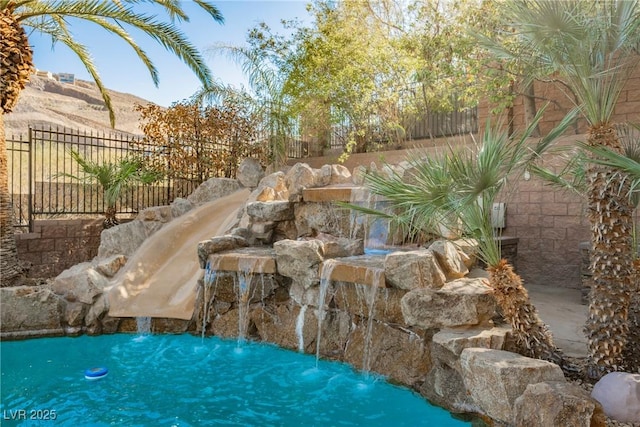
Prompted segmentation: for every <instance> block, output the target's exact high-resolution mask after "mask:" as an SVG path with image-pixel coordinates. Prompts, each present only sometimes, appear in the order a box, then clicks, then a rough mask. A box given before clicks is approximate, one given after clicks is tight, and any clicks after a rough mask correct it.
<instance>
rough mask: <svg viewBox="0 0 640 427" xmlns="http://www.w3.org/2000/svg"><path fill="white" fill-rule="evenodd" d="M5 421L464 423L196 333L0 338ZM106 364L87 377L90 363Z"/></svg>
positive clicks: (268, 350) (353, 375) (299, 360)
mask: <svg viewBox="0 0 640 427" xmlns="http://www.w3.org/2000/svg"><path fill="white" fill-rule="evenodd" d="M0 357H1V362H2V365H1V368H2V375H1V383H0V386H1V392H0V394H1V400H0V402H1V403H0V416H1V419H0V424H2V425H3V426H12V425H21V426H31V425H44V426H51V425H56V426H57V425H62V426H73V427H76V426H108V425H116V426H129V427H132V426H207V425H219V426H249V425H253V426H314V425H317V426H336V425H344V426H400V425H405V426H419V425H424V426H461V425H469V423H466V422H463V421H460V420H457V419H454V418H452V416H451V415H450V414H449V413H448V412H446V411H444V410H443V409H440V408H436V407H433V406H431V405H429V404H428V403H427V402H426V401H425V400H423V399H422V398H421V397H420V396H419V395H417V394H415V393H412V392H411V391H410V390H407V389H404V388H400V387H396V386H393V385H391V384H388V383H386V382H385V381H384V380H383V379H381V378H376V377H374V376H371V375H369V376H365V375H362V374H360V373H357V372H355V371H354V370H353V369H352V368H351V367H349V366H348V365H346V364H342V363H335V362H327V361H321V362H320V363H319V365H318V367H317V368H316V361H315V358H314V357H313V356H309V355H302V354H299V353H295V352H292V351H287V350H283V349H280V348H278V347H275V346H271V345H264V344H252V343H246V344H244V345H243V346H242V347H238V346H237V343H236V341H229V340H222V339H218V338H205V339H204V340H202V339H201V338H200V337H195V336H191V335H146V336H135V335H124V334H119V335H104V336H99V337H88V336H82V337H78V338H42V339H33V340H27V341H15V342H2V343H0ZM95 367H106V368H108V370H109V373H108V375H107V376H106V377H104V378H102V379H99V380H95V381H88V380H86V379H85V378H84V373H85V370H87V369H91V368H95Z"/></svg>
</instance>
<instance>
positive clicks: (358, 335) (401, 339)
mask: <svg viewBox="0 0 640 427" xmlns="http://www.w3.org/2000/svg"><path fill="white" fill-rule="evenodd" d="M425 335H426V334H425V333H424V332H423V331H418V333H415V332H413V331H408V330H402V329H398V328H395V327H393V326H391V325H388V324H386V323H383V322H376V321H374V322H371V323H368V322H367V320H366V319H361V321H360V322H359V323H358V324H357V326H356V327H355V328H353V326H352V332H351V334H350V335H349V339H348V340H347V344H346V348H345V354H344V360H345V362H347V363H349V364H350V365H352V366H354V367H356V368H357V369H362V370H365V371H374V372H384V375H385V377H388V378H389V380H391V381H392V382H394V383H400V384H406V385H407V386H412V385H414V384H416V383H417V382H421V381H422V380H423V378H424V376H425V375H426V374H427V372H428V371H429V369H430V368H431V359H430V357H429V346H428V345H425V341H426V340H425ZM389 349H394V351H389ZM427 424H428V423H427Z"/></svg>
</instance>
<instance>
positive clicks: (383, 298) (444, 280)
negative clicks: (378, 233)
mask: <svg viewBox="0 0 640 427" xmlns="http://www.w3.org/2000/svg"><path fill="white" fill-rule="evenodd" d="M246 169H247V170H252V171H254V175H255V176H256V177H259V176H260V174H259V173H255V172H256V170H257V169H256V168H251V167H247V168H246ZM241 170H243V168H241ZM352 180H353V179H352V177H351V174H350V173H348V171H347V170H346V169H344V168H343V167H341V166H338V165H332V166H326V167H323V168H321V169H313V168H310V167H309V166H308V165H303V164H300V165H296V166H294V167H293V168H292V169H291V170H289V171H288V172H287V173H284V172H276V173H274V174H271V175H268V176H266V177H263V178H260V179H258V178H254V179H249V178H247V180H246V181H244V183H245V185H249V186H251V187H253V185H254V184H255V190H254V191H253V192H252V193H251V196H250V198H249V200H248V201H247V204H246V206H245V209H243V211H242V213H241V214H240V217H239V218H238V221H237V223H236V224H233V227H231V228H230V229H229V232H228V233H227V234H226V235H224V236H216V237H214V238H212V239H208V240H206V241H203V242H201V243H200V244H199V246H198V249H197V251H198V258H199V261H200V266H201V267H203V268H204V266H205V264H206V262H207V261H208V260H210V259H211V258H212V257H223V256H237V255H233V253H234V252H235V251H241V252H242V251H247V250H249V249H251V250H252V251H253V252H252V253H254V254H255V253H261V252H259V251H260V250H262V251H263V252H262V253H264V254H266V255H265V256H268V257H271V258H272V259H274V260H275V264H274V265H275V269H274V271H275V272H271V271H270V272H269V273H268V274H264V275H262V276H263V277H260V278H259V280H258V278H257V277H256V278H255V279H256V280H252V281H251V283H250V284H249V286H250V287H251V288H252V290H254V291H252V293H251V298H250V299H249V300H248V301H247V303H248V304H249V311H248V316H249V322H250V325H251V326H250V327H249V328H248V329H247V331H248V335H249V336H248V338H250V339H256V340H262V341H268V342H273V343H276V344H278V345H280V346H282V347H285V348H290V349H298V346H299V343H300V340H299V337H298V336H296V324H297V323H298V322H299V320H300V319H299V318H300V316H303V318H302V320H303V321H304V322H302V325H303V326H302V328H300V329H301V331H300V332H301V335H302V341H303V343H304V345H303V348H304V351H306V352H313V351H315V341H314V340H315V339H316V337H317V328H318V322H317V317H316V316H317V309H318V292H319V286H318V285H319V280H320V274H319V272H320V266H321V264H322V263H323V262H324V261H325V260H327V259H330V258H336V257H337V258H340V257H345V259H347V258H348V259H352V261H351V264H353V265H356V266H358V265H360V266H362V265H364V266H365V268H369V267H375V268H377V269H384V283H383V284H382V286H381V287H379V288H378V289H377V290H376V293H377V295H376V301H377V303H376V305H375V307H366V302H363V299H362V296H361V292H360V290H361V289H362V286H370V285H361V284H357V283H352V282H348V281H344V280H342V281H341V280H336V281H334V282H332V283H331V289H330V291H329V293H328V294H329V296H328V297H327V299H326V301H325V306H326V307H325V308H326V309H327V316H326V320H325V323H324V324H323V328H324V329H323V341H322V346H321V354H322V356H323V357H329V358H335V359H340V360H344V361H346V362H349V363H351V364H352V365H354V366H356V367H361V366H362V365H363V352H364V349H365V346H366V345H365V334H366V329H367V324H368V323H369V322H368V320H369V319H368V318H367V317H368V316H369V315H371V316H373V319H372V320H373V321H372V322H371V324H372V329H373V337H374V339H373V342H372V343H371V346H370V347H371V348H370V351H371V352H372V363H371V368H372V369H373V370H374V371H377V372H379V373H381V374H383V375H386V376H388V377H389V378H390V379H392V380H393V381H397V382H400V383H402V384H405V385H407V386H409V387H412V388H414V389H415V390H417V391H419V392H420V393H422V394H423V395H424V396H425V397H427V398H428V399H430V400H431V401H433V402H434V403H437V404H440V405H442V406H444V407H446V408H448V409H449V410H452V411H455V412H474V413H478V414H482V415H484V416H487V417H489V418H491V419H493V420H494V421H496V422H498V423H501V424H504V425H575V426H578V425H581V426H588V425H598V420H600V419H601V417H602V411H601V408H600V405H599V404H598V403H597V402H595V401H594V400H593V399H591V398H590V397H589V396H588V395H585V394H584V393H583V391H582V390H581V389H579V388H577V387H575V386H572V385H570V384H568V383H566V382H565V380H564V378H563V376H562V372H561V370H560V368H559V367H557V366H556V365H554V364H551V363H549V362H544V361H540V360H534V359H530V358H526V357H522V356H519V355H517V354H514V353H511V352H509V351H507V350H509V349H511V348H512V344H513V343H512V341H511V338H510V330H509V328H507V327H505V326H503V325H500V324H498V322H499V316H498V315H497V313H496V303H495V300H494V299H493V297H492V295H491V289H490V288H489V287H488V286H487V284H486V278H485V277H484V274H485V273H484V272H482V271H479V270H478V269H474V268H473V266H474V263H473V248H474V245H473V242H469V241H457V242H455V243H452V242H447V241H438V242H436V243H434V244H433V245H431V247H429V248H421V249H415V248H414V250H410V251H403V252H394V253H392V254H389V255H387V256H379V257H377V258H375V257H374V258H371V257H362V256H361V254H362V251H363V246H362V241H359V240H358V239H356V240H353V239H348V238H347V237H348V236H351V234H350V233H351V231H352V230H350V224H349V218H348V212H343V215H342V216H341V215H337V214H336V209H335V207H333V206H332V205H331V204H329V203H325V202H320V203H308V202H307V201H305V200H304V197H303V193H304V190H305V189H308V188H313V187H324V186H326V185H330V184H346V183H351V184H352V183H353V182H352ZM201 187H202V188H199V189H198V190H197V191H196V193H194V194H193V195H191V196H189V198H187V199H180V200H177V201H176V202H174V203H173V204H172V205H171V206H168V207H159V208H152V209H149V210H146V211H144V212H141V214H140V215H139V217H138V218H137V219H136V220H135V221H133V222H131V223H128V224H124V225H121V226H118V227H115V228H113V229H110V230H106V231H105V232H104V233H103V242H102V245H101V247H100V251H99V255H98V257H97V258H96V259H95V260H93V261H92V262H90V263H84V264H81V265H78V266H76V267H74V268H73V269H70V270H68V271H67V272H65V273H63V274H62V275H60V276H59V277H58V278H56V280H55V281H54V283H53V285H51V287H47V288H44V289H43V290H42V291H41V292H44V293H43V294H39V295H31V294H30V293H29V292H26V291H25V290H22V289H18V290H15V291H13V292H12V294H11V295H10V296H9V294H7V293H5V292H4V290H3V294H2V299H1V301H2V310H1V311H2V325H3V334H4V333H5V331H12V332H14V333H16V334H18V333H20V331H27V330H29V331H40V332H42V330H44V329H47V330H48V331H49V332H51V331H54V332H55V333H57V334H64V333H80V332H83V331H85V332H88V333H107V332H116V331H130V330H135V319H116V318H110V317H109V315H108V301H107V300H106V298H105V294H104V293H103V289H104V287H105V286H106V283H107V281H108V278H109V277H112V276H113V275H115V273H116V272H117V271H118V269H119V268H120V267H122V265H123V264H124V263H125V262H126V259H127V257H128V256H129V255H131V254H132V253H133V252H134V251H135V250H136V248H137V247H138V246H139V245H140V244H141V242H142V241H144V239H145V238H146V237H147V236H149V235H150V234H152V233H154V232H156V231H157V230H158V229H159V228H161V227H162V225H163V224H165V223H166V222H168V221H170V220H172V219H175V218H177V217H179V216H181V215H182V214H184V213H185V212H187V211H188V210H190V209H192V208H193V207H194V206H196V205H197V204H199V203H204V202H206V201H207V200H212V199H215V198H217V197H220V196H221V195H223V194H228V193H230V192H232V191H235V190H236V189H238V188H240V184H239V183H238V182H236V181H231V180H224V179H222V180H221V179H216V180H211V181H208V182H207V183H205V184H204V185H203V186H201ZM345 215H346V216H345ZM357 234H358V233H356V235H357ZM361 235H362V234H361V233H360V236H361ZM247 246H252V248H247ZM194 251H195V248H194ZM256 251H258V252H256ZM230 254H231V255H230ZM354 259H355V260H354ZM358 263H361V264H358ZM362 263H364V264H362ZM233 274H234V273H233V272H226V273H223V274H222V275H221V276H222V277H221V278H220V281H219V282H217V283H216V284H215V287H214V288H212V289H210V290H208V292H207V296H208V298H211V302H212V303H210V304H207V305H206V306H207V307H208V309H209V310H211V312H210V313H207V314H208V316H207V318H208V319H210V322H209V323H208V324H207V323H206V322H205V323H206V324H205V327H206V328H207V332H208V333H213V334H215V335H220V336H234V335H237V333H238V301H237V300H236V298H237V295H236V293H235V292H234V286H235V285H234V280H233ZM45 294H46V295H45ZM203 294H204V293H203ZM202 300H203V298H202V297H200V306H204V305H205V304H203V301H202ZM305 306H307V307H310V308H313V309H304V310H303V307H305ZM10 307H18V309H20V310H24V313H28V315H27V314H25V315H22V314H20V312H19V311H17V310H18V309H15V310H14V309H12V308H10ZM34 307H38V308H37V309H34ZM34 312H35V313H38V314H39V315H41V317H42V318H37V319H30V320H26V318H25V317H26V316H33V313H34ZM204 315H205V314H204V313H200V312H196V314H194V318H193V319H192V320H190V321H184V320H176V319H153V322H154V325H153V330H154V331H157V332H162V331H170V332H185V331H190V332H196V331H197V330H198V328H201V327H202V326H201V325H202V323H203V322H202V316H204ZM21 316H22V317H21ZM3 337H4V335H3ZM538 402H550V404H549V405H544V406H540V405H538ZM551 402H553V404H551ZM592 423H593V424H592Z"/></svg>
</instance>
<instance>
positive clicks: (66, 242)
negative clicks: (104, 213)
mask: <svg viewBox="0 0 640 427" xmlns="http://www.w3.org/2000/svg"><path fill="white" fill-rule="evenodd" d="M101 232H102V218H98V219H68V220H62V219H55V220H37V221H35V224H34V229H33V232H32V233H21V234H16V245H17V247H18V258H19V259H20V261H22V262H25V263H27V264H29V265H30V266H31V268H30V269H29V272H28V276H29V277H44V278H51V277H55V276H57V275H58V274H60V273H61V272H62V271H64V270H66V269H67V268H69V267H71V266H73V265H76V264H79V263H81V262H85V261H88V260H91V259H93V258H94V257H95V256H96V255H97V254H98V247H99V246H100V233H101Z"/></svg>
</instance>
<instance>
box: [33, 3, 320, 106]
mask: <svg viewBox="0 0 640 427" xmlns="http://www.w3.org/2000/svg"><path fill="white" fill-rule="evenodd" d="M210 3H212V4H214V5H215V6H216V7H218V9H219V10H220V11H221V13H222V16H223V17H224V24H218V23H217V22H215V21H214V20H213V18H211V17H210V15H208V14H207V13H206V12H204V10H202V9H201V8H200V7H198V6H197V5H196V4H195V3H193V2H191V1H188V0H186V1H183V6H184V9H185V11H186V12H187V14H188V16H189V18H190V22H188V23H180V24H179V28H180V29H181V31H182V32H183V33H185V35H186V36H187V38H188V39H189V40H190V41H191V43H193V44H194V45H195V46H196V47H197V48H198V49H199V50H200V51H201V52H202V55H203V57H204V58H205V60H206V63H207V65H208V66H209V67H210V68H211V70H212V73H213V75H214V77H215V78H217V79H220V80H221V81H222V82H224V83H225V84H232V85H234V86H239V85H245V86H246V79H245V77H244V76H243V75H242V71H241V70H240V68H239V67H238V66H237V65H236V64H235V63H233V62H232V61H231V60H229V59H226V58H224V57H223V56H217V57H213V56H212V55H210V54H207V53H205V51H206V49H207V48H209V47H211V46H212V45H215V44H217V43H223V44H231V45H238V46H243V45H245V44H246V36H247V33H248V30H249V29H250V28H253V27H254V26H255V25H256V24H258V23H259V22H266V23H267V24H268V25H269V26H270V27H271V28H272V29H273V30H274V31H275V32H277V33H283V34H284V33H285V30H284V29H283V28H282V25H281V24H280V21H281V20H282V19H285V20H289V19H294V18H297V19H300V20H302V21H303V22H307V23H308V22H311V18H310V17H309V14H308V13H307V11H306V4H307V3H308V1H306V0H289V1H274V0H254V1H244V0H238V1H216V0H210ZM70 29H71V31H72V33H73V35H74V37H75V38H76V40H77V41H79V42H80V43H82V44H84V45H86V46H87V47H88V49H89V51H90V52H91V54H92V57H93V60H94V63H95V64H96V66H97V68H98V72H99V73H100V77H101V78H102V81H103V83H104V85H105V86H106V87H107V88H109V89H112V90H116V91H119V92H125V93H131V94H134V95H137V96H140V97H142V98H144V99H146V100H148V101H151V102H155V103H157V104H159V105H162V106H165V107H168V106H169V105H170V104H171V103H173V102H176V101H180V100H183V99H186V98H189V97H190V96H191V95H193V94H194V93H195V92H196V91H197V90H198V89H199V88H200V87H201V84H200V81H199V80H198V79H197V78H196V77H195V75H194V74H193V72H192V71H191V69H189V68H188V67H187V66H186V65H184V64H183V63H182V62H181V61H180V60H179V59H177V57H175V56H174V55H173V54H172V53H170V52H168V51H167V50H165V49H164V48H163V47H162V46H160V45H159V44H158V43H157V42H155V41H154V40H153V39H151V38H149V37H148V36H146V35H145V34H143V33H134V32H131V34H132V36H133V37H134V39H135V40H136V42H137V43H138V44H139V45H140V46H141V47H142V49H143V50H145V51H146V52H147V54H148V56H149V57H150V58H151V60H152V62H153V63H154V64H155V66H156V67H157V69H158V72H159V77H160V82H159V85H158V87H157V88H156V87H155V86H154V84H153V81H152V79H151V76H150V74H149V72H148V70H147V68H146V67H145V66H144V65H143V64H142V62H141V61H140V60H139V59H138V58H137V55H136V54H135V53H134V52H133V50H132V49H131V48H130V47H129V45H128V44H126V43H125V42H124V41H122V40H120V39H118V38H117V37H115V36H113V35H110V34H108V33H107V32H106V31H105V30H103V29H101V28H100V27H98V26H97V25H95V24H87V23H84V22H79V21H73V22H71V23H70ZM27 31H28V30H27ZM28 36H29V41H30V42H31V45H32V47H33V50H34V63H35V67H36V68H37V69H38V70H44V71H50V72H52V73H73V74H75V77H76V78H77V79H82V80H92V79H91V77H90V76H89V73H88V72H87V71H86V69H85V68H84V65H82V63H81V62H80V61H79V60H78V59H77V57H76V56H75V54H74V53H73V52H71V50H70V49H68V48H67V47H66V46H65V45H64V44H62V43H56V44H55V45H53V48H52V42H51V37H50V36H43V35H41V34H39V33H35V32H34V33H33V34H28Z"/></svg>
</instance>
